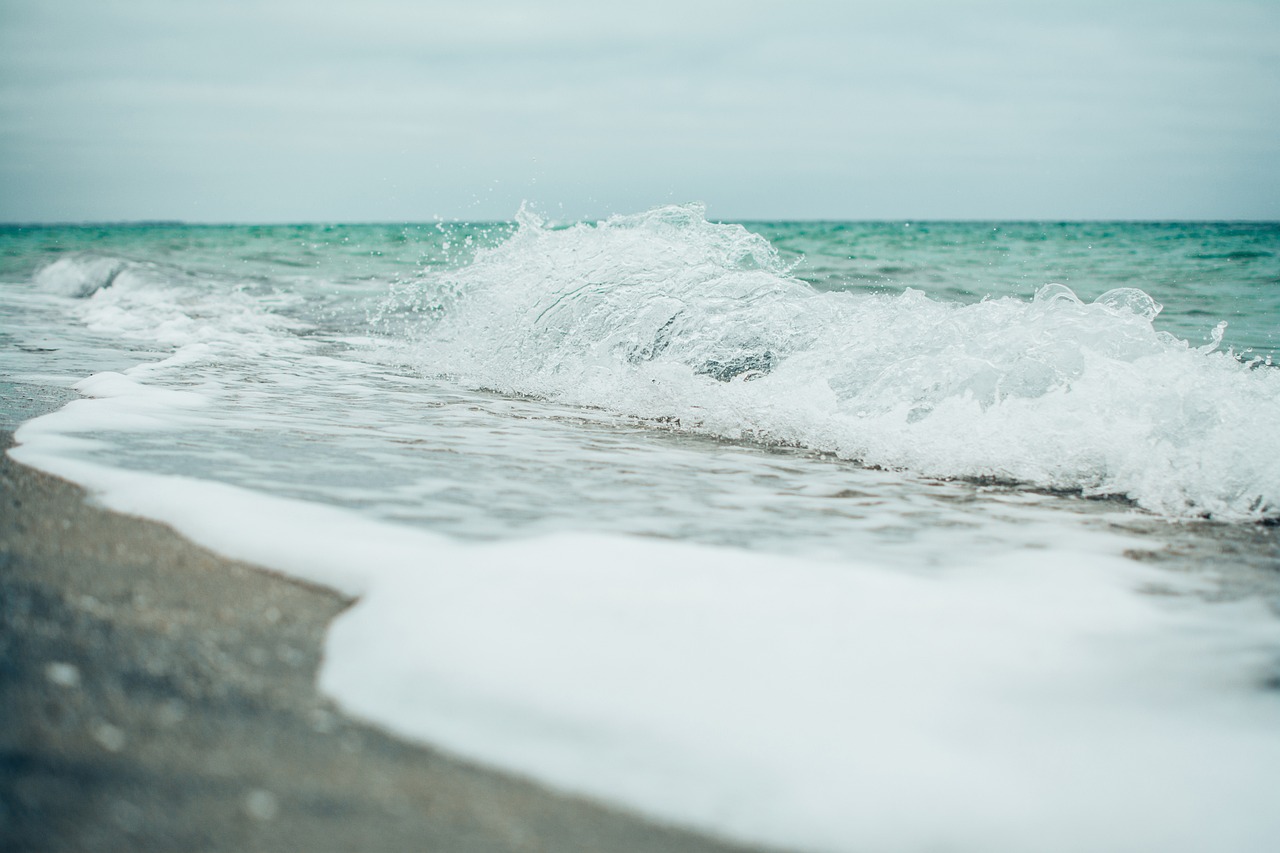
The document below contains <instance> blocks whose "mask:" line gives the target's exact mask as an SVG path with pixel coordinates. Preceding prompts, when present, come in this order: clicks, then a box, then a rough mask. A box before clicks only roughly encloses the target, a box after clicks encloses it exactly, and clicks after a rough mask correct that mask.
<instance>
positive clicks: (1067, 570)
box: [14, 377, 1280, 851]
mask: <svg viewBox="0 0 1280 853" xmlns="http://www.w3.org/2000/svg"><path fill="white" fill-rule="evenodd" d="M96 384H97V385H98V387H97V388H96V389H95V390H97V391H101V392H105V393H110V394H111V396H108V397H105V398H101V399H91V400H86V401H83V404H82V405H79V406H77V407H73V408H72V409H70V410H69V411H66V412H63V413H59V414H55V415H53V416H49V417H47V418H42V419H38V420H36V421H33V422H31V423H29V424H28V425H26V426H24V427H23V428H22V430H21V431H20V434H19V438H20V440H21V441H22V445H21V446H20V447H19V448H17V449H16V450H15V451H14V455H15V456H16V457H17V458H18V459H19V460H20V461H22V462H25V463H28V464H32V465H35V466H37V467H41V468H44V469H46V470H50V471H52V472H54V473H58V474H61V475H63V476H67V477H70V478H72V479H74V480H76V481H78V482H81V483H84V484H85V485H87V486H88V487H90V488H91V489H92V490H93V491H94V492H95V494H96V495H97V496H98V497H97V499H98V500H99V501H101V502H102V503H103V504H105V505H106V506H108V507H110V508H112V509H116V510H118V511H122V512H128V513H134V514H139V515H145V516H147V517H151V518H156V519H159V520H161V521H164V522H166V523H169V524H171V525H173V526H174V527H175V528H176V529H177V530H179V531H180V532H182V533H184V534H185V535H187V536H189V537H191V538H192V539H193V540H195V541H197V542H200V543H202V544H205V545H207V546H209V547H211V548H213V549H215V550H217V551H220V552H222V553H224V554H227V555H229V556H232V557H237V558H241V559H245V560H249V561H253V562H257V563H260V564H262V565H266V566H269V567H272V568H275V569H277V570H280V571H284V572H287V573H290V574H293V575H295V576H298V577H301V578H305V579H307V580H311V581H316V582H320V583H324V584H328V585H330V586H334V587H336V588H338V589H340V590H343V591H344V592H347V593H348V594H356V595H362V596H363V597H362V599H361V601H360V602H359V603H358V604H357V605H356V606H355V607H354V608H352V609H351V610H349V611H348V612H347V613H346V614H345V615H344V616H342V617H340V619H339V620H338V622H337V623H336V624H335V625H334V627H333V628H332V630H331V632H330V635H329V638H328V640H327V643H326V649H325V658H324V665H323V669H322V672H321V674H320V684H321V687H322V689H324V690H325V691H326V692H327V693H329V694H330V695H331V696H333V698H334V699H335V700H336V701H338V702H339V704H341V705H342V706H343V707H345V708H347V709H348V710H349V711H351V712H353V713H356V714H358V715H360V716H363V717H366V718H368V719H370V720H373V721H376V722H378V723H382V724H384V725H387V726H389V727H391V728H392V729H394V730H396V731H398V732H401V733H403V734H405V735H408V736H411V737H417V738H422V739H424V740H427V741H429V742H432V743H435V744H438V745H440V746H442V747H445V748H447V749H450V750H453V751H456V752H458V753H459V754H462V755H466V756H470V757H472V758H476V759H479V760H482V761H486V762H492V763H493V764H496V765H498V766H502V767H507V768H510V769H513V770H516V771H518V772H521V773H527V774H529V775H531V776H533V777H535V778H538V779H542V780H544V781H547V782H549V783H551V784H553V785H556V786H558V787H561V788H564V789H566V790H571V791H575V792H580V793H584V794H587V795H589V796H593V797H600V798H603V799H606V800H608V801H611V802H617V803H621V804H624V805H626V806H628V807H631V808H635V809H638V810H640V811H642V812H645V813H647V814H652V815H654V816H657V817H660V818H663V819H665V820H672V821H677V822H680V823H683V824H687V825H690V826H694V827H700V828H704V829H707V830H709V831H712V832H717V833H722V834H726V835H729V836H732V837H736V838H741V839H744V840H748V841H755V842H765V843H773V844H778V845H781V846H785V847H795V848H800V849H810V850H845V849H876V850H919V849H932V848H936V847H945V848H947V849H956V850H975V851H976V850H982V851H999V850H1027V849H1036V850H1064V851H1065V850H1080V849H1104V848H1105V849H1160V850H1167V851H1179V850H1187V851H1190V850H1203V849H1216V850H1237V851H1249V850H1256V849H1264V848H1265V846H1266V844H1267V843H1269V841H1270V840H1271V839H1273V838H1274V836H1275V833H1276V832H1277V831H1278V830H1280V818H1277V817H1276V814H1275V810H1274V809H1273V808H1271V806H1272V802H1271V800H1272V792H1273V791H1274V790H1275V788H1276V786H1277V784H1280V775H1278V774H1280V770H1278V769H1277V768H1280V696H1277V694H1276V692H1275V691H1264V690H1262V689H1260V685H1261V682H1262V680H1263V679H1265V678H1266V677H1268V675H1269V673H1270V672H1271V670H1270V669H1269V667H1271V666H1272V665H1273V664H1274V660H1273V653H1274V649H1275V648H1276V647H1277V643H1280V624H1278V623H1277V622H1276V621H1275V619H1274V618H1273V617H1271V616H1270V615H1268V614H1267V613H1266V612H1265V611H1264V610H1263V608H1262V607H1261V606H1260V605H1259V604H1257V603H1256V602H1255V603H1244V604H1234V605H1224V604H1218V605H1212V606H1210V605H1206V604H1204V603H1202V602H1200V601H1199V600H1198V599H1197V598H1194V597H1189V598H1175V597H1168V596H1163V597H1156V596H1143V595H1139V594H1136V593H1135V590H1136V589H1137V588H1139V587H1141V586H1143V585H1146V584H1152V583H1158V584H1160V585H1161V586H1162V587H1164V588H1166V589H1169V588H1171V586H1172V588H1179V587H1181V588H1182V589H1183V590H1184V591H1191V587H1190V585H1189V582H1187V581H1177V580H1175V579H1172V578H1171V577H1170V576H1168V575H1167V574H1165V573H1162V572H1157V571H1155V570H1153V569H1149V568H1144V567H1142V566H1140V565H1138V564H1135V563H1133V562H1131V561H1128V560H1123V559H1120V558H1119V557H1117V556H1114V555H1115V553H1116V552H1117V551H1118V550H1119V548H1120V547H1121V546H1122V545H1123V544H1124V543H1123V541H1119V540H1117V539H1115V537H1113V536H1102V535H1089V534H1087V533H1082V532H1081V531H1078V530H1075V531H1073V530H1071V529H1070V528H1063V529H1062V531H1060V540H1059V541H1055V542H1053V543H1051V545H1050V547H1049V548H1048V549H1046V550H1044V551H1042V552H1040V553H1038V554H1037V553H1036V552H1029V551H1023V552H1020V553H1018V554H1014V555H1011V556H1009V557H1007V558H1004V559H996V560H988V561H986V562H984V563H982V564H974V565H967V564H965V563H964V562H963V561H962V560H961V561H956V562H954V563H953V564H952V565H950V566H948V567H946V569H945V571H941V572H937V571H935V572H932V573H930V574H929V575H927V576H926V575H921V574H919V573H913V572H902V571H901V570H897V569H890V568H888V567H884V566H881V565H877V564H875V563H871V562H867V561H850V560H843V561H839V562H824V561H814V560H806V559H800V558H788V557H781V556H768V555H759V554H751V553H747V552H743V551H739V550H735V549H724V548H706V547H701V546H695V545H690V544H681V543H671V542H659V541H653V540H641V539H632V538H624V537H603V536H592V535H585V534H564V535H560V536H555V537H544V538H538V539H533V540H517V541H511V542H506V543H500V544H493V545H479V544H461V543H457V542H452V541H449V540H447V539H444V538H441V537H438V536H435V535H432V534H429V533H425V532H421V531H416V530H412V529H409V528H405V527H402V526H399V525H390V524H385V523H381V522H377V521H372V520H368V519H363V518H360V517H359V516H358V515H356V514H355V513H353V512H349V511H344V510H339V509H336V508H332V507H325V506H320V505H317V504H314V503H307V502H300V501H294V500H288V499H284V498H277V497H271V496H267V495H264V494H261V493H257V492H252V491H247V490H244V489H240V488H236V487H232V486H227V485H222V484H217V483H210V482H207V481H201V480H193V479H191V478H186V477H162V476H157V475H153V474H144V473H138V472H129V471H123V470H120V469H116V468H111V467H107V466H103V465H99V464H95V463H91V462H84V461H79V460H76V459H73V458H71V457H70V456H69V455H68V454H66V453H65V452H64V450H63V448H62V447H61V446H60V444H59V440H60V439H62V438H65V437H66V433H65V432H64V431H66V430H70V431H75V430H77V429H79V428H80V427H81V426H83V420H84V419H88V418H93V417H96V416H97V415H101V416H102V417H103V423H104V424H105V425H107V426H110V425H111V424H113V423H114V422H115V419H116V418H118V417H119V416H120V408H121V407H122V406H124V405H126V404H127V403H128V402H129V401H133V403H134V404H136V405H137V406H138V407H139V408H138V413H139V414H143V413H145V411H146V410H147V408H148V407H150V406H152V405H154V404H155V403H156V402H157V401H158V400H159V399H160V398H158V397H152V396H150V395H148V394H146V393H139V392H137V391H136V389H133V388H130V387H128V385H127V383H122V382H120V381H119V380H117V379H115V378H112V377H107V378H104V379H102V380H99V381H98V382H97V383H96ZM108 385H109V386H111V387H110V388H107V387H104V386H108ZM177 402H179V403H180V404H182V405H185V404H186V402H187V401H186V400H185V399H184V400H180V401H177Z"/></svg>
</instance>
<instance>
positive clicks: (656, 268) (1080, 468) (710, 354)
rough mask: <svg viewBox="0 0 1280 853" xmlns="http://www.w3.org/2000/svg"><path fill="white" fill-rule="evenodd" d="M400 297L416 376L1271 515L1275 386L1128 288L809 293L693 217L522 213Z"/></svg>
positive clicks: (1207, 511) (740, 433)
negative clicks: (593, 221) (459, 264)
mask: <svg viewBox="0 0 1280 853" xmlns="http://www.w3.org/2000/svg"><path fill="white" fill-rule="evenodd" d="M401 298H402V299H403V298H404V297H403V296H402V297H401ZM414 299H416V302H414V301H413V300H414ZM410 302H411V304H415V306H416V307H421V305H423V304H425V305H428V306H430V307H433V308H435V309H437V310H436V311H434V312H429V313H432V314H433V315H434V314H441V315H443V319H441V320H440V321H439V322H438V323H436V324H434V325H432V326H431V327H430V328H429V329H427V330H426V331H424V332H423V333H422V334H421V340H420V341H419V342H418V345H417V347H418V348H417V350H416V354H415V357H416V359H417V363H418V364H419V365H420V366H421V367H423V368H425V369H427V370H432V371H438V372H442V373H453V374H457V375H461V376H463V377H469V378H470V379H471V381H473V382H476V383H478V384H481V385H484V386H487V387H493V388H496V389H500V390H502V391H506V392H515V393H522V394H535V395H540V396H544V397H547V398H550V399H555V400H559V401H562V402H567V403H572V404H579V405H588V406H600V407H604V408H606V409H609V410H612V411H618V412H624V413H627V414H632V415H637V416H640V417H643V418H647V419H652V420H658V421H663V422H668V423H675V424H678V425H679V426H680V427H681V428H683V429H687V430H692V431H698V432H703V433H707V434H711V435H716V436H723V437H728V438H735V439H737V438H743V437H748V438H754V439H758V440H763V441H766V442H776V443H781V444H792V445H798V446H802V447H809V448H814V449H818V450H823V451H830V452H833V453H836V454H838V455H840V456H842V457H845V458H849V459H856V460H859V461H861V462H863V463H866V464H870V465H879V466H886V467H890V468H897V469H903V470H910V471H916V472H919V473H924V474H928V475H931V476H937V477H963V478H980V479H989V478H994V479H998V480H1014V481H1019V482H1025V483H1030V484H1035V485H1037V486H1042V487H1049V488H1054V489H1068V490H1080V491H1082V492H1084V493H1085V494H1090V495H1103V494H1106V495H1125V496H1128V497H1129V498H1131V499H1133V500H1134V501H1136V502H1138V503H1139V504H1140V505H1142V506H1143V507H1146V508H1148V509H1150V510H1153V511H1155V512H1158V513H1163V514H1168V515H1174V516H1202V515H1212V516H1215V517H1218V518H1224V519H1248V518H1258V517H1263V516H1274V515H1276V514H1277V513H1280V432H1277V431H1276V430H1274V429H1272V428H1271V425H1273V424H1275V423H1276V422H1278V421H1280V371H1276V370H1269V369H1251V368H1250V367H1249V366H1247V365H1245V364H1242V363H1241V362H1240V361H1239V360H1237V359H1236V358H1234V357H1233V356H1231V355H1230V354H1228V353H1221V352H1214V351H1212V350H1213V345H1210V346H1207V347H1201V348H1192V347H1191V346H1189V345H1188V344H1187V343H1186V342H1185V341H1182V340H1178V339H1176V338H1174V337H1173V336H1171V335H1169V334H1167V333H1163V332H1158V331H1156V330H1155V329H1154V328H1153V326H1152V321H1153V319H1154V318H1155V317H1156V315H1157V314H1158V312H1159V311H1160V306H1159V305H1158V304H1157V303H1155V301H1154V300H1152V299H1151V298H1150V297H1149V296H1148V295H1147V294H1145V293H1143V292H1142V291H1140V290H1137V289H1134V288H1122V289H1118V290H1114V291H1111V292H1109V293H1107V294H1104V295H1103V296H1102V297H1100V298H1099V299H1097V300H1096V301H1095V302H1093V303H1090V304H1085V303H1083V302H1081V301H1080V300H1079V299H1078V298H1076V296H1075V294H1074V293H1072V292H1071V291H1070V290H1069V289H1068V288H1066V287H1064V286H1062V285H1054V284H1049V285H1046V286H1044V287H1043V288H1041V289H1040V291H1039V292H1038V293H1037V294H1036V296H1035V298H1034V299H1032V300H1029V301H1026V300H1021V299H1015V298H1002V299H994V300H986V301H983V302H980V303H977V304H969V305H962V304H956V303H946V302H938V301H935V300H932V299H929V298H928V297H927V296H925V295H924V294H923V293H920V292H918V291H912V290H908V291H907V292H905V293H903V294H901V295H896V296H888V295H886V296H868V295H855V294H852V293H819V292H816V291H814V290H813V289H812V288H810V287H809V286H808V285H806V284H805V283H803V282H801V281H799V280H797V279H794V278H792V277H791V276H790V275H789V274H788V272H787V270H786V269H785V267H784V266H783V265H782V264H781V262H780V261H779V259H778V257H777V255H776V254H775V253H774V252H773V250H772V249H771V247H770V246H769V244H768V243H767V242H765V241H764V240H763V239H761V238H759V237H757V236H755V235H753V234H751V233H749V232H747V231H746V230H745V229H743V228H741V227H740V226H736V225H719V224H715V223H711V222H707V221H706V220H705V219H704V218H703V216H702V211H701V209H700V208H698V207H696V206H689V207H678V208H664V209H660V210H656V211H651V212H649V213H646V214H642V215H638V216H625V217H615V218H613V219H610V220H608V221H606V222H603V223H600V224H598V225H578V226H574V227H572V228H568V229H562V230H553V229H548V228H545V227H543V226H542V225H541V223H539V222H538V221H537V220H536V219H534V218H533V217H531V216H529V215H527V214H526V215H524V216H523V218H522V220H521V226H520V229H519V230H518V231H517V232H516V234H515V235H514V236H513V237H512V238H511V239H510V240H509V241H508V242H507V243H505V244H503V245H501V246H499V247H497V248H493V249H486V250H483V251H481V252H480V253H478V255H477V257H476V260H475V262H474V263H473V264H471V265H470V266H467V267H465V268H463V269H461V270H456V271H452V272H448V273H442V274H438V275H435V276H433V277H428V278H427V279H425V280H424V282H423V283H422V284H421V285H420V290H419V292H418V293H417V295H416V296H415V297H413V298H411V299H410ZM1217 335H1218V339H1220V338H1221V330H1220V329H1219V330H1218V331H1217Z"/></svg>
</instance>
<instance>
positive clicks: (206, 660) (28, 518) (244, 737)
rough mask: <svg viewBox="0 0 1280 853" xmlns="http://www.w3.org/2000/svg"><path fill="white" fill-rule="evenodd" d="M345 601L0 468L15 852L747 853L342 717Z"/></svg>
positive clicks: (2, 734) (4, 676)
mask: <svg viewBox="0 0 1280 853" xmlns="http://www.w3.org/2000/svg"><path fill="white" fill-rule="evenodd" d="M51 403H55V401H53V400H48V401H43V400H42V401H39V402H38V403H36V405H35V408H43V407H47V406H48V405H49V404H51ZM40 404H43V406H42V405H40ZM9 445H10V437H9V434H8V433H5V432H0V447H4V448H7V447H8V446H9ZM349 603H350V602H349V601H348V600H346V599H344V598H343V597H341V596H339V595H337V594H335V593H333V592H330V591H328V590H324V589H319V588H315V587H309V586H306V585H303V584H300V583H296V582H293V581H290V580H287V579H284V578H281V577H279V576H277V575H273V574H270V573H267V572H265V571H262V570H259V569H256V568H254V567H252V566H249V565H246V564H243V563H236V562H232V561H229V560H225V559H222V558H220V557H217V556H215V555H214V554H212V553H210V552H208V551H205V550H203V549H201V548H198V547H196V546H194V545H192V544H191V543H189V542H187V541H186V540H185V539H183V538H181V537H180V536H178V535H177V534H176V533H174V532H173V531H172V530H170V529H169V528H167V527H164V526H162V525H159V524H155V523H152V522H148V521H143V520H140V519H136V518H130V517H125V516H121V515H116V514H113V513H109V512H106V511H103V510H100V509H97V508H95V507H93V506H92V505H90V504H89V503H87V502H86V501H85V496H84V493H83V491H82V490H80V489H79V488H77V487H76V486H73V485H71V484H69V483H66V482H64V481H61V480H58V479H56V478H53V477H49V476H45V475H43V474H40V473H38V472H35V471H32V470H31V469H28V468H25V467H22V466H20V465H17V464H15V463H13V462H12V461H10V460H9V458H8V456H7V455H5V454H3V453H0V721H3V725H0V850H3V851H12V853H16V851H26V850H48V851H54V850H76V851H93V850H166V851H180V850H235V851H251V850H280V851H286V850H287V851H293V850H297V851H303V850H305V851H325V850H353V851H374V850H432V851H506V850H544V851H556V852H557V853H560V852H561V851H575V850H582V851H725V850H734V849H742V848H736V847H732V846H730V845H726V844H722V843H718V842H716V841H713V840H709V839H705V838H702V837H699V836H697V835H693V834H689V833H686V832H682V831H678V830H675V829H670V828H667V827H663V826H659V825H655V824H653V823H651V822H647V821H644V820H641V819H638V818H635V817H632V816H630V815H627V814H624V813H621V812H618V811H614V810H611V809H608V808H604V807H601V806H599V805H594V804H591V803H588V802H585V801H582V800H578V799H574V798H571V797H566V796H561V795H557V794H555V793H552V792H549V791H547V790H546V789H544V788H541V787H539V786H537V785H534V784H531V783H528V782H526V781H522V780H520V779H516V778H512V777H510V776H506V775H503V774H501V773H496V772H493V771H489V770H484V769H481V768H478V767H475V766H472V765H469V764H466V763H464V762H462V761H459V760H456V759H454V758H451V757H448V756H445V755H442V754H440V753H438V752H435V751H433V750H431V749H429V748H424V747H421V746H416V745H412V744H407V743H405V742H403V741H400V740H397V739H396V738H394V737H391V736H389V735H387V734H384V733H383V732H381V731H379V730H378V729H375V728H373V727H370V726H368V725H363V724H361V723H359V722H355V721H353V720H350V719H348V718H346V717H344V716H343V715H342V714H340V713H338V712H337V711H336V710H335V708H334V707H333V706H332V704H330V703H329V702H327V701H326V700H325V699H324V698H322V697H321V696H319V695H318V694H317V693H316V690H315V674H316V667H317V665H318V663H319V656H320V645H321V641H322V637H323V634H324V631H325V627H326V625H327V624H328V623H329V621H330V620H331V619H333V617H334V616H335V615H337V614H338V613H339V612H340V611H342V609H343V608H344V607H346V606H347V605H348V604H349Z"/></svg>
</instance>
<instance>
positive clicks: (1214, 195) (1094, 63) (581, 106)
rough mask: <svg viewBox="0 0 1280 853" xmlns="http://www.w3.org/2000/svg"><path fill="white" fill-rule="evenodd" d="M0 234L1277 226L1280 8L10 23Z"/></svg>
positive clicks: (457, 13) (658, 9)
mask: <svg viewBox="0 0 1280 853" xmlns="http://www.w3.org/2000/svg"><path fill="white" fill-rule="evenodd" d="M0 21H2V22H3V26H2V27H0V190H3V197H4V198H3V200H0V218H4V219H9V220H14V219H83V218H107V219H116V218H152V217H173V218H186V219H204V220H207V219H217V220H240V221H244V220H278V219H294V220H297V219H423V218H429V217H431V216H432V215H435V214H441V215H445V216H457V217H463V218H467V217H477V218H494V217H508V216H510V215H511V213H512V211H514V209H515V207H516V206H517V205H518V204H519V201H520V200H521V199H522V198H528V199H530V200H531V201H533V202H535V203H536V204H539V205H541V206H542V207H543V208H545V209H547V210H548V211H549V212H551V213H552V214H553V215H555V214H557V213H562V214H563V215H566V216H573V217H576V216H596V215H603V214H607V213H610V212H615V211H618V210H627V209H633V208H635V207H644V206H648V205H651V204H655V203H660V202H663V201H668V200H672V199H674V200H688V199H693V198H700V199H703V200H705V201H707V202H708V203H709V204H710V207H711V212H712V214H713V215H718V216H725V217H746V216H757V217H775V216H776V217H842V216H843V217H912V218H928V217H995V218H1004V217H1051V218H1061V217H1112V216H1118V217H1221V216H1230V217H1260V216H1261V217H1266V216H1271V217H1277V216H1280V209H1278V208H1277V207H1276V205H1277V204H1280V202H1277V201H1276V199H1277V198H1280V192H1277V190H1280V142H1278V141H1277V140H1280V126H1278V125H1280V102H1278V101H1280V94H1277V93H1280V38H1278V36H1280V9H1278V8H1277V7H1276V6H1275V5H1273V4H1268V3H1262V2H1254V3H1207V2H1203V3H1202V2H1168V3H1141V2H1140V3H1132V4H1106V3H1094V2H1064V3H1060V4H1054V5H1052V6H1050V5H1049V4H1028V3H1011V2H990V3H978V4H963V5H962V4H952V3H938V2H933V3H929V2H914V3H912V2H908V3H902V4H870V3H795V4H786V5H783V4H762V3H757V4H753V3H697V2H681V3H661V4H658V5H651V4H646V5H645V6H643V7H641V6H633V7H628V8H626V9H625V10H620V9H618V8H614V7H613V6H612V5H611V4H599V3H576V2H574V3H569V2H565V3H550V4H517V3H475V4H446V3H407V2H406V3H398V2H388V1H387V0H383V1H382V2H375V3H366V4H361V5H359V6H354V5H339V4H318V5H313V4H304V3H296V2H269V3H249V2H233V3H219V4H194V3H193V4H188V3H173V2H163V3H161V2H136V3H114V4H113V3H88V2H83V3H62V4H21V3H16V2H9V3H6V4H4V5H3V6H0Z"/></svg>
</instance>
